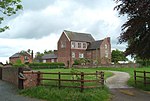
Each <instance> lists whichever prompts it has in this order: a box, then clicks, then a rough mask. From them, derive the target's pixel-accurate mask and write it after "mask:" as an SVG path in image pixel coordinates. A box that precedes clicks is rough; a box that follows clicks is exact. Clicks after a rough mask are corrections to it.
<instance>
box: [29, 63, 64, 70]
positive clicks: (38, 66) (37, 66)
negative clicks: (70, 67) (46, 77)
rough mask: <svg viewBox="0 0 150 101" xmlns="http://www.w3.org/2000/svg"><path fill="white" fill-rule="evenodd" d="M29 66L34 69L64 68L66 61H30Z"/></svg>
mask: <svg viewBox="0 0 150 101" xmlns="http://www.w3.org/2000/svg"><path fill="white" fill-rule="evenodd" d="M28 66H29V67H30V68H32V69H46V68H49V69H54V68H64V66H65V64H64V63H57V62H55V63H29V64H28Z"/></svg>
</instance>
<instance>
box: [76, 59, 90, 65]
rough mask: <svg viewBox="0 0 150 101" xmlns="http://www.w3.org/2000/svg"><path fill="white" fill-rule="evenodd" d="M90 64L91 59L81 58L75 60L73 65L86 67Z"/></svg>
mask: <svg viewBox="0 0 150 101" xmlns="http://www.w3.org/2000/svg"><path fill="white" fill-rule="evenodd" d="M90 62H91V60H90V59H86V58H80V59H75V60H74V64H73V65H86V64H89V63H90Z"/></svg>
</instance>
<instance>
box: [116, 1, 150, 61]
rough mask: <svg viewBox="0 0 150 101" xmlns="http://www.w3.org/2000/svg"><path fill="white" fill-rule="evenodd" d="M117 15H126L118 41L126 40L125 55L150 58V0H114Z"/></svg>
mask: <svg viewBox="0 0 150 101" xmlns="http://www.w3.org/2000/svg"><path fill="white" fill-rule="evenodd" d="M115 1H116V2H117V3H119V4H118V5H117V6H116V7H115V9H116V10H117V11H119V15H127V22H126V23H125V24H123V25H122V33H121V34H120V37H119V42H120V43H123V42H127V43H128V47H127V49H126V51H125V54H126V55H130V54H131V55H132V56H137V57H139V58H141V59H150V53H149V50H150V0H115Z"/></svg>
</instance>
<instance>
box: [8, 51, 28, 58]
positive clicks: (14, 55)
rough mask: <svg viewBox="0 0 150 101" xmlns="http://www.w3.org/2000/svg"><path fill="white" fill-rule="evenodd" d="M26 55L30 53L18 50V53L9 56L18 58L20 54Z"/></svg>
mask: <svg viewBox="0 0 150 101" xmlns="http://www.w3.org/2000/svg"><path fill="white" fill-rule="evenodd" d="M27 55H30V54H28V53H27V52H20V53H15V54H13V55H12V56H11V57H10V58H18V57H20V56H27Z"/></svg>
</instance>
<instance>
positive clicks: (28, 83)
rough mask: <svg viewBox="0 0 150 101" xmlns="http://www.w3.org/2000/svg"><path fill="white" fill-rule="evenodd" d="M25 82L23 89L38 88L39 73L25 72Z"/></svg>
mask: <svg viewBox="0 0 150 101" xmlns="http://www.w3.org/2000/svg"><path fill="white" fill-rule="evenodd" d="M23 74H24V76H25V78H26V79H25V80H24V81H23V88H25V89H26V88H30V87H35V86H37V71H24V72H23Z"/></svg>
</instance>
